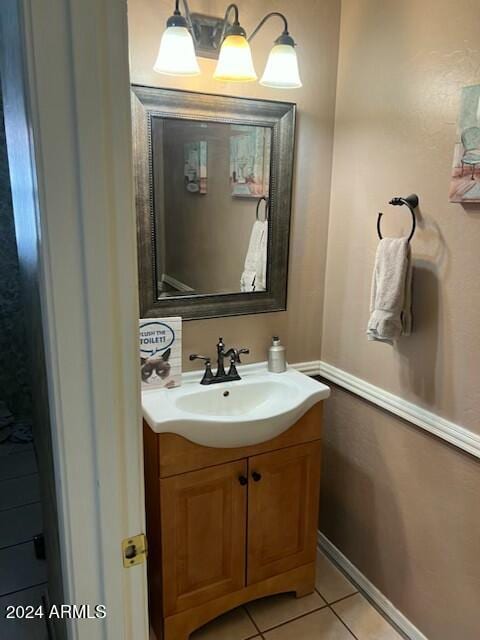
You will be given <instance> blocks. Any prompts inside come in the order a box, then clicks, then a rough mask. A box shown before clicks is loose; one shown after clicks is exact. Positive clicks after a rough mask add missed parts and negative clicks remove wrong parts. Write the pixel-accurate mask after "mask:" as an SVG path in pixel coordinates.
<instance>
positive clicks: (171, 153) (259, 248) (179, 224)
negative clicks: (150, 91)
mask: <svg viewBox="0 0 480 640" xmlns="http://www.w3.org/2000/svg"><path fill="white" fill-rule="evenodd" d="M151 135H152V147H151V149H152V170H153V176H152V178H153V196H154V198H153V199H154V202H153V205H154V224H155V237H156V247H155V249H156V256H155V264H156V277H157V283H156V284H157V287H156V289H157V296H158V299H160V298H165V297H172V296H191V295H192V294H193V295H195V294H197V295H198V294H205V295H206V294H219V293H220V294H221V293H238V292H258V291H266V290H267V251H268V235H269V234H268V210H269V207H268V203H269V197H270V161H271V144H272V130H271V128H270V127H261V126H253V125H242V124H231V123H229V124H227V123H223V122H211V121H209V122H202V121H199V120H185V119H181V120H179V119H178V120H176V119H173V118H165V117H158V116H153V117H152V121H151Z"/></svg>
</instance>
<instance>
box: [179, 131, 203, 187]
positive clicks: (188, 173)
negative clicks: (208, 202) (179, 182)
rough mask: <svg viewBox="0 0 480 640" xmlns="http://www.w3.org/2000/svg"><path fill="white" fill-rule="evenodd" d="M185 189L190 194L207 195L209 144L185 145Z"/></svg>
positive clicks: (189, 143)
mask: <svg viewBox="0 0 480 640" xmlns="http://www.w3.org/2000/svg"><path fill="white" fill-rule="evenodd" d="M184 161H185V165H184V167H185V169H184V176H185V189H186V190H187V191H188V192H190V193H200V194H205V193H207V143H206V141H203V140H200V141H198V142H186V143H185V145H184Z"/></svg>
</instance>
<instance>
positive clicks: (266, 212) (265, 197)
mask: <svg viewBox="0 0 480 640" xmlns="http://www.w3.org/2000/svg"><path fill="white" fill-rule="evenodd" d="M262 200H265V210H264V211H265V213H264V215H265V222H266V221H267V220H268V208H269V205H270V202H269V200H268V198H267V196H261V197H260V198H259V199H258V202H257V210H256V212H255V218H256V219H257V221H258V222H260V218H259V217H258V210H259V209H260V203H261V201H262Z"/></svg>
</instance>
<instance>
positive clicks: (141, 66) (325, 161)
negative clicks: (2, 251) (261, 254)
mask: <svg viewBox="0 0 480 640" xmlns="http://www.w3.org/2000/svg"><path fill="white" fill-rule="evenodd" d="M173 5H174V3H173V0H169V1H168V2H167V1H166V0H129V2H128V12H129V37H130V64H131V80H132V82H134V83H139V84H145V85H151V86H159V87H175V88H183V89H189V90H193V91H204V92H209V93H220V94H221V93H224V94H227V95H238V96H245V97H254V98H266V99H273V100H286V101H293V102H297V105H298V118H297V137H296V142H297V144H296V147H297V152H296V157H295V176H294V191H293V210H292V230H291V245H290V249H291V251H290V264H289V289H288V310H287V312H285V313H283V312H282V313H274V314H259V315H252V316H241V317H237V318H219V319H214V320H201V321H189V322H185V323H184V327H183V341H184V365H185V368H187V367H190V366H191V363H189V362H188V360H186V359H185V356H187V357H188V354H189V353H192V352H200V353H203V352H208V353H211V354H212V355H213V350H214V345H215V343H216V340H217V338H218V336H219V335H223V336H224V338H225V341H226V343H227V344H228V345H230V344H234V345H236V346H245V347H250V349H251V355H250V356H249V358H248V361H250V362H253V361H259V360H264V359H265V358H266V349H267V347H268V344H269V342H270V338H271V336H272V335H273V334H276V333H278V334H280V336H281V337H282V338H283V340H284V342H285V343H286V345H287V346H288V358H289V360H290V361H291V362H295V361H297V362H298V361H304V360H312V359H318V358H319V357H320V348H321V335H322V308H323V279H324V270H325V255H326V240H327V225H328V207H329V197H330V180H331V152H332V141H333V137H332V136H333V115H334V101H335V82H336V68H337V46H338V26H339V12H340V0H322V1H319V0H314V1H308V0H301V2H297V3H295V4H292V3H291V2H290V1H289V0H276V1H275V2H274V3H273V2H272V1H271V0H242V3H241V7H240V19H241V23H242V25H243V26H244V28H245V29H246V30H247V32H249V31H251V30H252V29H253V28H254V27H255V25H256V23H257V22H258V21H259V20H260V19H261V18H262V17H263V16H264V15H265V13H267V12H269V11H272V10H273V9H275V10H278V11H283V12H284V13H286V14H287V15H288V18H289V26H290V31H291V34H292V35H293V37H294V38H295V39H296V40H297V41H298V44H299V47H298V56H299V60H300V64H301V73H302V80H303V84H304V86H303V88H302V89H299V90H295V91H276V90H274V89H268V88H266V87H262V86H261V85H260V84H258V83H251V84H241V85H235V84H232V83H228V84H225V83H219V82H216V81H214V80H212V79H211V76H212V74H213V71H214V66H215V62H214V61H211V60H207V59H201V68H202V75H201V76H199V77H197V78H190V79H188V80H181V79H179V78H169V77H167V76H161V75H158V74H156V73H155V72H154V71H153V70H152V65H153V63H154V60H155V56H156V54H157V51H158V45H159V40H160V36H161V33H162V31H163V29H164V25H165V21H166V19H167V18H168V16H169V15H170V14H171V13H172V9H173ZM192 8H194V10H195V11H197V12H199V13H211V14H214V15H222V14H223V11H224V10H225V2H223V1H220V0H211V1H207V0H192ZM279 26H280V27H281V25H280V23H279V24H276V23H275V22H274V21H272V23H271V24H268V25H267V26H266V27H265V30H264V31H263V32H262V33H261V35H259V36H258V37H257V38H256V39H255V41H254V42H253V45H252V49H253V56H254V61H255V64H256V68H257V73H261V72H262V71H263V66H264V64H265V61H266V58H267V55H268V50H269V48H270V46H271V44H272V42H273V40H274V38H275V37H277V36H278V34H279ZM305 309H308V311H309V312H308V314H306V313H305ZM245 361H247V358H245ZM197 366H198V365H197Z"/></svg>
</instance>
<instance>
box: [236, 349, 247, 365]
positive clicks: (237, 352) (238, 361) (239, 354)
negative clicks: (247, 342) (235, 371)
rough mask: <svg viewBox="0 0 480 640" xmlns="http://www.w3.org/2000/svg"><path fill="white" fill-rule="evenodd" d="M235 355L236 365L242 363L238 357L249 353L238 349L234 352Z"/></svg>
mask: <svg viewBox="0 0 480 640" xmlns="http://www.w3.org/2000/svg"><path fill="white" fill-rule="evenodd" d="M235 353H236V356H237V357H236V362H237V364H241V363H242V361H241V360H240V356H241V355H242V354H248V353H250V349H238V351H236V352H235Z"/></svg>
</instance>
